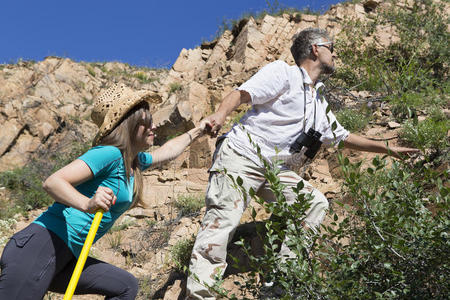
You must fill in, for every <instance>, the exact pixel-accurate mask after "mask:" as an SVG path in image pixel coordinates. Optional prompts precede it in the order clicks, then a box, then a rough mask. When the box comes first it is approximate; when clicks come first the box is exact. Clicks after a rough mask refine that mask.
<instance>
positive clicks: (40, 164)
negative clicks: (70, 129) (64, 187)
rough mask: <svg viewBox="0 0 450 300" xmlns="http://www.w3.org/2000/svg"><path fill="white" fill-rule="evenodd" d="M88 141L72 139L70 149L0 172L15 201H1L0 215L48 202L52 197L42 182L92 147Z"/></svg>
mask: <svg viewBox="0 0 450 300" xmlns="http://www.w3.org/2000/svg"><path fill="white" fill-rule="evenodd" d="M89 147H90V146H89V145H88V144H83V143H78V142H75V143H73V146H72V149H71V151H70V152H68V153H65V154H62V153H47V154H45V155H42V156H39V157H38V158H37V159H33V160H31V161H30V162H29V163H27V164H26V165H25V166H24V167H20V168H16V169H13V170H11V171H5V172H1V173H0V186H4V187H6V188H7V189H8V191H9V195H11V199H10V200H12V202H8V203H6V202H4V201H3V202H0V206H1V209H0V219H4V218H9V217H11V216H14V215H15V214H17V213H21V214H26V213H27V212H28V211H30V210H33V209H37V208H42V207H45V206H48V205H49V204H51V203H52V202H53V199H52V198H51V197H50V196H48V194H47V193H46V192H45V191H44V189H43V188H42V182H43V181H44V180H45V179H46V178H47V177H48V176H50V175H51V174H52V173H53V172H55V171H57V170H58V169H60V168H61V167H63V166H65V165H67V164H68V163H70V162H71V161H72V160H74V159H75V158H76V157H78V156H80V155H81V154H82V153H84V152H86V151H87V149H89Z"/></svg>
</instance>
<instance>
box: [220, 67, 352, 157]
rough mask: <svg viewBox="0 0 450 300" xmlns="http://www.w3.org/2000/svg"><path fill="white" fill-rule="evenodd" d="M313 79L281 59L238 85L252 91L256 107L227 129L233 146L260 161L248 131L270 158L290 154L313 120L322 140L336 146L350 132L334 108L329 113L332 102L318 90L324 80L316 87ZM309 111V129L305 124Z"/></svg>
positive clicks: (263, 152)
mask: <svg viewBox="0 0 450 300" xmlns="http://www.w3.org/2000/svg"><path fill="white" fill-rule="evenodd" d="M302 73H303V75H302ZM303 82H304V83H305V85H304V84H303ZM312 83H313V82H312V80H311V78H310V77H309V75H308V73H307V72H306V70H305V69H303V68H299V67H298V66H289V65H288V64H287V63H285V62H283V61H280V60H277V61H274V62H272V63H269V64H267V65H266V66H264V67H263V68H262V69H261V70H259V71H258V72H257V73H256V74H255V75H253V76H252V77H251V78H250V79H249V80H248V81H246V82H245V83H243V84H242V85H241V86H240V87H239V88H238V89H239V90H243V91H246V92H248V93H249V94H250V96H251V101H252V108H251V109H250V110H249V111H248V112H247V113H246V114H245V115H244V116H243V117H242V118H241V120H240V124H235V125H234V126H233V128H232V129H231V130H230V132H228V133H227V136H228V138H229V145H230V147H231V148H233V149H234V150H235V151H237V152H238V153H239V154H241V155H243V156H245V157H247V158H249V159H251V160H252V161H253V162H255V163H257V164H258V165H260V164H261V160H260V159H259V157H258V155H257V153H256V149H255V147H254V146H253V145H252V144H251V143H250V141H249V138H248V134H250V136H251V138H252V141H253V142H254V143H256V144H257V145H258V146H259V147H260V149H261V154H262V156H263V158H265V159H269V160H270V159H272V158H273V157H275V156H277V155H278V156H284V157H288V156H290V155H291V153H290V152H289V149H290V146H291V145H292V143H294V141H295V140H296V139H297V137H298V136H300V134H301V133H302V132H304V131H306V132H307V131H308V130H309V128H312V127H313V123H314V124H315V126H314V128H315V130H316V131H318V132H320V133H321V134H322V137H321V138H320V140H321V141H322V143H323V144H324V145H326V146H333V145H337V144H339V142H340V141H342V140H345V139H346V138H347V136H348V135H349V132H348V131H347V130H345V129H344V128H343V127H342V126H341V125H340V124H339V122H338V121H337V120H336V117H335V116H334V114H333V113H332V112H331V111H329V112H328V114H326V109H327V106H328V103H327V101H326V100H325V99H324V97H323V96H322V95H320V93H319V92H317V91H318V90H319V91H320V87H321V86H323V83H321V82H319V83H317V84H316V85H315V87H314V88H312ZM304 86H305V87H306V88H305V89H306V91H305V89H304ZM305 92H306V114H305V113H304V111H305V110H304V107H305V106H304V104H305V100H304V93H305ZM314 102H315V108H314ZM314 109H316V117H315V120H314ZM305 115H306V130H305V129H304V128H303V124H304V121H303V120H304V117H305ZM327 115H328V118H327ZM334 122H336V125H337V127H336V129H335V130H334V134H333V130H332V127H331V126H332V124H333V123H334ZM276 149H277V150H278V154H277V153H276Z"/></svg>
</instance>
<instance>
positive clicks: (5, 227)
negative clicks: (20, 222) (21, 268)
mask: <svg viewBox="0 0 450 300" xmlns="http://www.w3.org/2000/svg"><path fill="white" fill-rule="evenodd" d="M16 224H17V221H16V220H15V219H12V218H11V219H5V220H1V219H0V247H3V246H5V245H6V243H7V242H8V240H9V237H10V231H11V230H12V229H14V228H15V226H16Z"/></svg>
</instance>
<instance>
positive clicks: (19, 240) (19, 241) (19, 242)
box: [11, 232, 34, 248]
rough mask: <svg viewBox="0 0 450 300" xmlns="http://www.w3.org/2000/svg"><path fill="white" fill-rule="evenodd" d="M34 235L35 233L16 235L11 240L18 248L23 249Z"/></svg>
mask: <svg viewBox="0 0 450 300" xmlns="http://www.w3.org/2000/svg"><path fill="white" fill-rule="evenodd" d="M33 235H34V232H32V233H22V232H19V233H18V234H15V235H14V236H13V237H12V238H11V239H12V240H14V242H15V243H16V246H17V247H19V248H23V247H24V246H25V245H26V244H27V243H28V241H29V240H30V239H31V238H32V237H33Z"/></svg>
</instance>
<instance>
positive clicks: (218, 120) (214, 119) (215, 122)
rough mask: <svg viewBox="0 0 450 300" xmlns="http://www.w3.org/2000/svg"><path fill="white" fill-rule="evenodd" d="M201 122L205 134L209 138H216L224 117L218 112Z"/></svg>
mask: <svg viewBox="0 0 450 300" xmlns="http://www.w3.org/2000/svg"><path fill="white" fill-rule="evenodd" d="M202 121H203V122H205V125H206V127H205V131H206V133H207V134H209V135H210V136H211V137H216V136H217V134H218V133H219V131H220V129H221V128H222V126H223V123H224V122H225V116H224V115H223V114H222V113H220V112H216V113H214V114H212V115H210V116H208V117H206V118H205V119H203V120H202Z"/></svg>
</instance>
